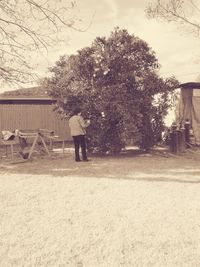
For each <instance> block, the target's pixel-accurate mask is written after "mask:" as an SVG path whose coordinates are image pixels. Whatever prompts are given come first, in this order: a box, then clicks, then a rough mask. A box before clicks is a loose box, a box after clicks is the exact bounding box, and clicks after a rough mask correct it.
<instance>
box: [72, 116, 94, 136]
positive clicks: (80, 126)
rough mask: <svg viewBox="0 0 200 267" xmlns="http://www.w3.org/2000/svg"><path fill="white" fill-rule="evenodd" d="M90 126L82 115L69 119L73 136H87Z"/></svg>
mask: <svg viewBox="0 0 200 267" xmlns="http://www.w3.org/2000/svg"><path fill="white" fill-rule="evenodd" d="M89 125H90V122H89V121H85V120H84V119H83V117H82V116H81V115H74V116H72V117H71V118H70V119H69V127H70V130H71V135H72V136H78V135H85V134H86V128H87V127H88V126H89Z"/></svg>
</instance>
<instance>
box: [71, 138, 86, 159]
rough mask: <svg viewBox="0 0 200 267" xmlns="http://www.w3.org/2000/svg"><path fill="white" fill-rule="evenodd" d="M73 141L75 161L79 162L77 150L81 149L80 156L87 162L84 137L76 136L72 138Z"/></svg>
mask: <svg viewBox="0 0 200 267" xmlns="http://www.w3.org/2000/svg"><path fill="white" fill-rule="evenodd" d="M73 140H74V148H75V160H76V161H80V160H81V159H80V154H79V149H80V147H81V154H82V158H83V160H87V152H86V142H85V135H77V136H73Z"/></svg>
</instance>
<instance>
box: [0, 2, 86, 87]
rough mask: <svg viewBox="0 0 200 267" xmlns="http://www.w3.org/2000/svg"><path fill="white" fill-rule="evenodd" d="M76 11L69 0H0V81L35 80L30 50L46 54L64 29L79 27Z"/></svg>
mask: <svg viewBox="0 0 200 267" xmlns="http://www.w3.org/2000/svg"><path fill="white" fill-rule="evenodd" d="M76 10H77V6H76V3H75V2H74V1H70V0H0V84H1V85H2V83H5V82H6V83H16V82H19V83H26V82H30V80H33V79H35V78H36V75H35V74H34V72H33V70H32V67H31V64H30V62H31V57H32V56H33V52H34V51H36V52H37V53H40V54H41V55H44V53H45V52H46V53H47V52H48V49H49V46H53V45H55V44H56V43H58V42H60V41H62V40H61V38H59V32H61V31H63V30H64V28H71V29H74V30H81V29H78V28H76V25H77V24H76V23H77V22H78V20H79V19H78V17H77V16H76Z"/></svg>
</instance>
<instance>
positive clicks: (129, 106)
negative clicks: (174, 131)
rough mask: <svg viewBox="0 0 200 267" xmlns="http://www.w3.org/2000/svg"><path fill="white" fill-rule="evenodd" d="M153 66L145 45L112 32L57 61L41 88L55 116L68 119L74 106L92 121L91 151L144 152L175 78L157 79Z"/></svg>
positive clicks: (152, 138)
mask: <svg viewBox="0 0 200 267" xmlns="http://www.w3.org/2000/svg"><path fill="white" fill-rule="evenodd" d="M158 67H159V65H158V61H157V59H156V57H155V53H154V52H153V51H152V49H151V48H150V47H149V46H148V45H147V43H146V42H144V41H143V40H141V39H140V38H138V37H135V36H134V35H130V34H129V33H128V32H127V30H121V29H119V28H116V29H115V30H114V31H113V32H112V33H111V35H110V36H109V37H108V38H105V37H102V38H100V37H98V38H96V39H95V40H94V42H93V43H92V45H91V46H90V47H86V48H83V49H81V50H80V51H78V53H77V54H76V55H71V56H69V57H67V56H66V57H61V58H60V60H59V61H58V62H56V64H55V66H54V67H53V68H52V69H51V72H52V77H51V78H48V79H46V80H45V82H44V84H45V87H46V89H47V90H48V91H49V93H50V95H51V96H52V97H53V98H55V99H57V111H58V112H60V113H63V111H64V112H65V113H66V114H68V115H70V112H71V110H72V109H73V108H74V107H76V106H79V107H81V108H82V110H83V115H84V116H85V117H90V118H91V121H92V123H91V126H90V128H89V129H88V144H89V147H90V148H93V149H94V148H96V149H98V150H99V151H101V152H106V151H112V152H119V151H120V150H121V149H122V147H123V146H124V145H126V144H127V143H129V144H130V143H131V144H133V143H134V144H139V145H140V146H141V147H143V148H145V149H147V148H149V147H150V146H151V145H153V144H155V142H156V140H157V137H158V136H159V134H160V132H161V131H162V129H163V118H164V116H165V115H166V113H167V109H168V108H169V106H170V105H171V97H172V95H173V89H174V88H175V87H176V85H177V81H176V80H175V79H174V78H169V79H166V80H164V79H162V78H159V76H158V74H157V70H158ZM155 96H156V97H155Z"/></svg>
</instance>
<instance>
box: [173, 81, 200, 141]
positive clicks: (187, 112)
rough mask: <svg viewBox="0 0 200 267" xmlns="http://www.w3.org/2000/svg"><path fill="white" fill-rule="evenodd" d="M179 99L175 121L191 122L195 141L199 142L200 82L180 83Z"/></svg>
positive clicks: (181, 122)
mask: <svg viewBox="0 0 200 267" xmlns="http://www.w3.org/2000/svg"><path fill="white" fill-rule="evenodd" d="M180 89H181V93H180V99H179V103H178V107H177V114H176V121H177V123H180V124H184V123H185V121H186V120H189V121H190V123H191V128H192V130H193V134H194V138H195V143H196V144H198V145H199V144H200V83H199V82H188V83H183V84H180Z"/></svg>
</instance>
